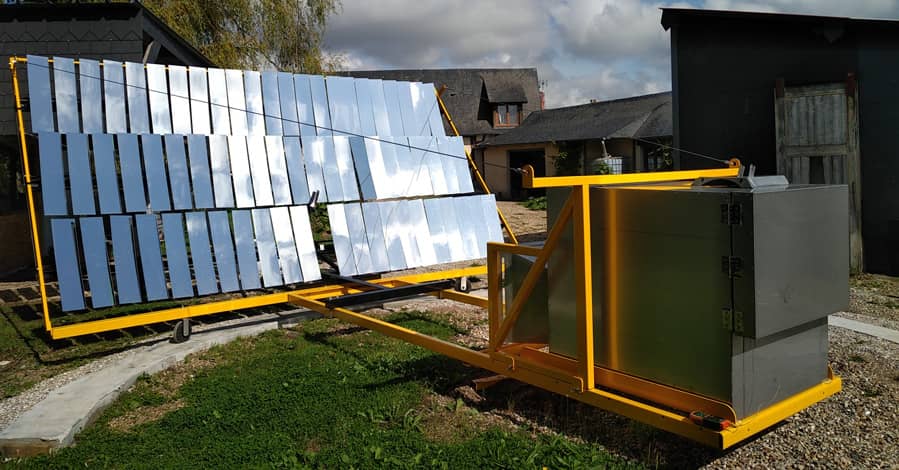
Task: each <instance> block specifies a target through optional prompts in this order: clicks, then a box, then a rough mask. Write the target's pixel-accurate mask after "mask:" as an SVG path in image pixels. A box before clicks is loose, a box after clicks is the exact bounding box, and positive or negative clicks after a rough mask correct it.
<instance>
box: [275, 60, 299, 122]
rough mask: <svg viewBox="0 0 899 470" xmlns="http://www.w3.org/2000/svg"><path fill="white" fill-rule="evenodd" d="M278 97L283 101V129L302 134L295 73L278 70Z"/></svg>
mask: <svg viewBox="0 0 899 470" xmlns="http://www.w3.org/2000/svg"><path fill="white" fill-rule="evenodd" d="M278 99H279V100H280V101H281V103H280V104H281V130H282V132H283V134H284V135H300V125H299V122H298V118H297V96H296V91H295V88H294V83H293V74H290V73H287V72H278Z"/></svg>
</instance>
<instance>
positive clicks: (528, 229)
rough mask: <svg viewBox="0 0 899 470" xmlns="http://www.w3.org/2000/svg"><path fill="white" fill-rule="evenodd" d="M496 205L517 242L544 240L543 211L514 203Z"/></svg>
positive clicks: (544, 220)
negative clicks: (510, 227)
mask: <svg viewBox="0 0 899 470" xmlns="http://www.w3.org/2000/svg"><path fill="white" fill-rule="evenodd" d="M496 205H497V207H499V210H500V211H501V212H502V213H503V215H504V216H505V217H506V220H507V221H508V222H509V225H511V226H512V230H513V231H514V232H515V236H516V237H518V241H520V242H529V241H539V240H544V239H546V211H545V210H536V211H535V210H531V209H528V208H527V207H524V206H522V205H521V203H518V202H514V201H497V203H496Z"/></svg>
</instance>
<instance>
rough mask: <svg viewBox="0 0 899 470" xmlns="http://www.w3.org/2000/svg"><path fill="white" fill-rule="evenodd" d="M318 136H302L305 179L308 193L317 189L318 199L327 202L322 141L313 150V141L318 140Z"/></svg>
mask: <svg viewBox="0 0 899 470" xmlns="http://www.w3.org/2000/svg"><path fill="white" fill-rule="evenodd" d="M321 139H322V138H320V137H303V140H302V143H303V160H304V161H305V162H306V181H307V182H308V183H309V194H310V195H312V193H314V192H315V191H318V200H319V201H320V202H328V191H327V189H326V187H325V186H326V185H325V175H324V158H325V154H324V143H323V142H321V143H319V144H318V149H317V150H314V149H313V147H315V146H314V145H313V142H320V141H321Z"/></svg>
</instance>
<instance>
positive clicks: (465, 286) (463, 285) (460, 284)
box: [456, 276, 471, 294]
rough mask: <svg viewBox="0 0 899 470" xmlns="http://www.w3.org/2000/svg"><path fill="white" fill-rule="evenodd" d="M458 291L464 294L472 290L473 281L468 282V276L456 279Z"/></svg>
mask: <svg viewBox="0 0 899 470" xmlns="http://www.w3.org/2000/svg"><path fill="white" fill-rule="evenodd" d="M456 292H461V293H463V294H467V293H469V292H471V283H470V282H468V278H467V277H465V276H463V277H460V278H459V279H456Z"/></svg>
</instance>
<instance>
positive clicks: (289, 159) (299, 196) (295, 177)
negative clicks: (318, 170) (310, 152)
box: [284, 137, 309, 204]
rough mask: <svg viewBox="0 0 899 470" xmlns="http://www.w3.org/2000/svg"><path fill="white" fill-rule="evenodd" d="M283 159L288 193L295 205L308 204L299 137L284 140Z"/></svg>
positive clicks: (307, 190)
mask: <svg viewBox="0 0 899 470" xmlns="http://www.w3.org/2000/svg"><path fill="white" fill-rule="evenodd" d="M284 157H285V159H286V165H287V175H288V178H289V180H290V193H291V195H292V196H293V201H294V202H295V203H297V204H305V203H308V202H309V184H308V183H307V181H306V170H305V167H304V165H303V148H302V147H301V146H300V138H299V137H285V138H284Z"/></svg>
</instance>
